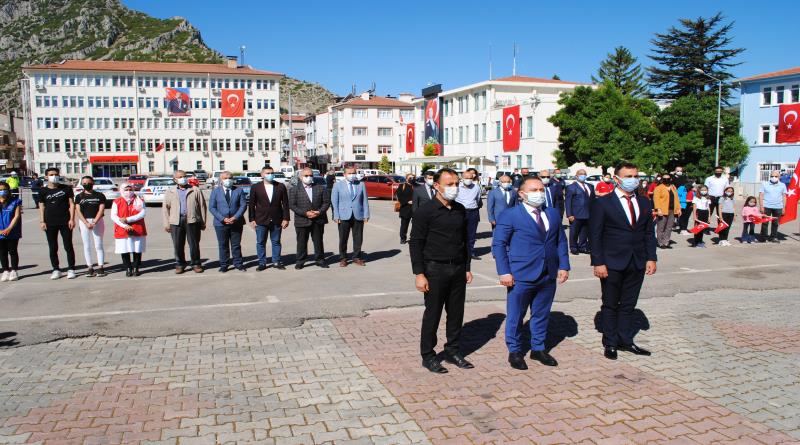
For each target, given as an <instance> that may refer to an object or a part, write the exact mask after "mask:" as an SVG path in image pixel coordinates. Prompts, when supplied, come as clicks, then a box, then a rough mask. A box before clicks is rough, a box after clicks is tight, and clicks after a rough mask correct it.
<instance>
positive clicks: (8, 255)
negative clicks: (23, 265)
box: [0, 238, 19, 272]
mask: <svg viewBox="0 0 800 445" xmlns="http://www.w3.org/2000/svg"><path fill="white" fill-rule="evenodd" d="M17 245H19V240H18V239H8V238H4V239H0V264H2V265H3V270H4V271H6V272H11V271H12V270H17V269H19V254H18V253H17ZM9 259H10V260H11V262H10V263H9Z"/></svg>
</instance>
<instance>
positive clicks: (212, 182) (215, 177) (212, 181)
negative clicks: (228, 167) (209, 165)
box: [206, 170, 222, 189]
mask: <svg viewBox="0 0 800 445" xmlns="http://www.w3.org/2000/svg"><path fill="white" fill-rule="evenodd" d="M221 174H222V170H214V171H213V172H212V173H211V176H209V177H208V179H206V186H207V187H208V188H210V189H211V188H214V187H216V186H217V185H219V175H221Z"/></svg>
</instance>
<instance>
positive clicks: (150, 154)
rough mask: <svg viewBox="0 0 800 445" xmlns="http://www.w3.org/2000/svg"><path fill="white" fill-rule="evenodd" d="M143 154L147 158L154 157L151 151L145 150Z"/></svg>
mask: <svg viewBox="0 0 800 445" xmlns="http://www.w3.org/2000/svg"><path fill="white" fill-rule="evenodd" d="M145 156H147V157H148V158H153V157H155V153H153V152H152V151H147V152H145Z"/></svg>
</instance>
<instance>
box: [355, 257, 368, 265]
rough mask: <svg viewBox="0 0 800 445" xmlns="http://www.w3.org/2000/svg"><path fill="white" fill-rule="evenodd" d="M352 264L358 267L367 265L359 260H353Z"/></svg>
mask: <svg viewBox="0 0 800 445" xmlns="http://www.w3.org/2000/svg"><path fill="white" fill-rule="evenodd" d="M353 262H354V263H356V264H358V265H359V266H366V265H367V263H365V262H364V260H362V259H361V258H356V259H354V260H353Z"/></svg>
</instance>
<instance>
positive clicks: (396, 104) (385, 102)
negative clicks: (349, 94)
mask: <svg viewBox="0 0 800 445" xmlns="http://www.w3.org/2000/svg"><path fill="white" fill-rule="evenodd" d="M341 107H388V108H414V105H412V104H410V103H408V102H403V101H402V100H397V99H389V98H388V97H382V96H372V97H370V98H369V100H364V99H362V98H361V97H355V98H353V99H350V100H348V101H347V102H342V103H339V104H336V105H334V106H333V108H341Z"/></svg>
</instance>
